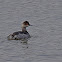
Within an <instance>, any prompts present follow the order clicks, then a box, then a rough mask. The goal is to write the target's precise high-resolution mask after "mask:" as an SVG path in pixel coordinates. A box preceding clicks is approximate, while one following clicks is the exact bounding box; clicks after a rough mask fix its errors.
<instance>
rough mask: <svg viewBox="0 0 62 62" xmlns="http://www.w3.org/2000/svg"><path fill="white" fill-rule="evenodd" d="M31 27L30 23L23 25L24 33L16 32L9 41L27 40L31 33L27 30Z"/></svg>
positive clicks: (10, 36)
mask: <svg viewBox="0 0 62 62" xmlns="http://www.w3.org/2000/svg"><path fill="white" fill-rule="evenodd" d="M28 26H31V25H30V24H29V22H28V21H24V22H23V23H22V31H18V32H14V33H13V34H10V35H9V36H8V40H20V39H25V38H30V35H29V33H28V32H27V30H26V27H28Z"/></svg>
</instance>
